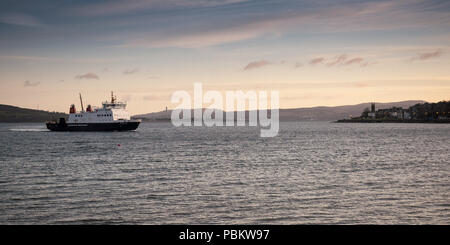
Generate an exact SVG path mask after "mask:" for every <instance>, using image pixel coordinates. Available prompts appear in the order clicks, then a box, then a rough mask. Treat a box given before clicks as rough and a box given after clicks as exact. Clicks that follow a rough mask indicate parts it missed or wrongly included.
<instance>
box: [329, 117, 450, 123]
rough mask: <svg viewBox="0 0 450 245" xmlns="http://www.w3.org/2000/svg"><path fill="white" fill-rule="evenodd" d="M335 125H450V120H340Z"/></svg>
mask: <svg viewBox="0 0 450 245" xmlns="http://www.w3.org/2000/svg"><path fill="white" fill-rule="evenodd" d="M334 123H440V124H442V123H444V124H445V123H450V119H436V120H434V119H432V120H426V119H423V120H418V119H361V118H358V119H340V120H337V121H334Z"/></svg>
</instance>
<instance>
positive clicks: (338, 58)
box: [327, 54, 347, 66]
mask: <svg viewBox="0 0 450 245" xmlns="http://www.w3.org/2000/svg"><path fill="white" fill-rule="evenodd" d="M345 60H347V55H345V54H341V55H338V56H336V57H335V58H334V60H333V61H331V62H329V63H327V66H334V65H342V64H343V63H344V62H345Z"/></svg>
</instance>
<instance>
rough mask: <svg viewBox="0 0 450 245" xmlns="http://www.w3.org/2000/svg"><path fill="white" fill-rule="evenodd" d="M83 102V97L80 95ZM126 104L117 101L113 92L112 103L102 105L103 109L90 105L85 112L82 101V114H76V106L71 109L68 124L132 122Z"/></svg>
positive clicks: (106, 102)
mask: <svg viewBox="0 0 450 245" xmlns="http://www.w3.org/2000/svg"><path fill="white" fill-rule="evenodd" d="M80 100H81V95H80ZM126 106H127V105H126V103H123V102H118V101H116V98H115V97H114V95H113V93H112V92H111V101H110V102H108V101H105V102H103V103H102V108H95V107H94V108H92V107H91V106H90V105H88V107H87V108H86V111H84V108H83V101H82V100H81V107H82V110H81V112H78V113H77V112H76V110H75V105H72V106H71V107H70V114H69V119H68V121H67V123H109V122H120V121H128V120H130V113H128V111H127V110H126Z"/></svg>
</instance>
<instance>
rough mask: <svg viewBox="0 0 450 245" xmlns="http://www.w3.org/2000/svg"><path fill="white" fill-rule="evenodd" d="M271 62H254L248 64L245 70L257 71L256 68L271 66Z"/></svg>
mask: <svg viewBox="0 0 450 245" xmlns="http://www.w3.org/2000/svg"><path fill="white" fill-rule="evenodd" d="M269 64H270V62H269V61H267V60H259V61H253V62H250V63H248V64H247V65H246V66H245V67H244V70H245V71H246V70H251V69H256V68H260V67H263V66H266V65H269Z"/></svg>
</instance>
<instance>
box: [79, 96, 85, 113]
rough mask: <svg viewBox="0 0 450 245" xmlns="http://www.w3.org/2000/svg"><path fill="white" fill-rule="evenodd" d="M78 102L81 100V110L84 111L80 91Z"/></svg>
mask: <svg viewBox="0 0 450 245" xmlns="http://www.w3.org/2000/svg"><path fill="white" fill-rule="evenodd" d="M80 102H81V111H84V107H83V99H82V98H81V93H80Z"/></svg>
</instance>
